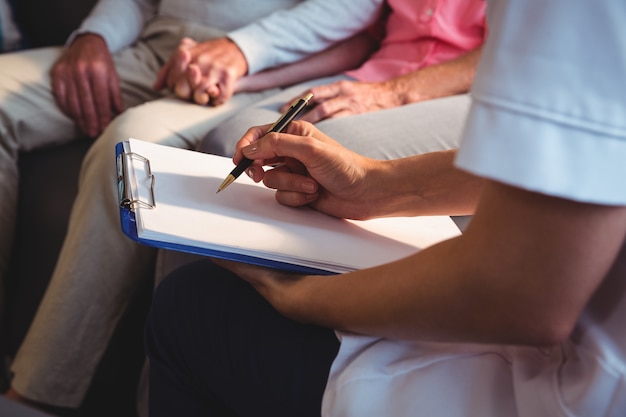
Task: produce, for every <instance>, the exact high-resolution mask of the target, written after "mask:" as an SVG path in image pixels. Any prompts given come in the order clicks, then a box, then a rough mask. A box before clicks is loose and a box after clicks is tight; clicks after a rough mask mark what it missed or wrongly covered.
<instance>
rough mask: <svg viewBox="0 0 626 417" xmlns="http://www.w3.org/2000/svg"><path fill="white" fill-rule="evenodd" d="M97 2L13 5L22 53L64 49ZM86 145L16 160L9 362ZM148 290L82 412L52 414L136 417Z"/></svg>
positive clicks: (40, 289) (39, 291)
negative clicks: (17, 181) (45, 48)
mask: <svg viewBox="0 0 626 417" xmlns="http://www.w3.org/2000/svg"><path fill="white" fill-rule="evenodd" d="M0 1H4V0H0ZM95 2H96V0H19V1H12V6H13V17H14V21H15V23H16V24H17V27H18V28H19V30H20V32H21V34H22V43H21V45H22V46H21V47H22V48H35V47H41V46H48V45H62V44H63V43H64V42H65V40H66V39H67V37H68V36H69V34H70V33H71V31H72V30H73V29H75V28H76V27H77V26H78V25H79V23H80V22H81V20H82V19H83V18H84V17H85V16H86V15H87V13H88V12H89V10H91V8H92V7H93V5H94V4H95ZM89 146H90V140H89V139H87V138H85V139H83V140H79V141H76V142H73V143H70V144H67V145H62V146H58V147H51V148H48V149H40V150H37V151H33V152H29V153H24V154H21V155H20V159H19V174H20V188H19V206H18V218H17V224H16V233H15V238H14V244H13V252H12V256H11V263H10V265H9V271H8V274H7V279H6V282H5V290H6V311H5V321H4V325H3V326H2V334H1V335H0V349H1V351H2V352H1V353H2V357H12V356H13V355H14V354H15V352H16V351H17V349H18V347H19V345H20V343H21V341H22V340H23V338H24V335H25V334H26V332H27V330H28V326H29V324H30V322H31V320H32V318H33V316H34V314H35V312H36V309H37V306H38V304H39V301H40V300H41V297H42V296H43V293H44V292H45V289H46V286H47V284H48V280H49V278H50V276H51V274H52V271H53V269H54V265H55V262H56V259H57V256H58V253H59V251H60V248H61V245H62V243H63V238H64V236H65V232H66V228H67V220H68V217H69V213H70V209H71V205H72V202H73V200H74V196H75V195H76V191H77V177H78V172H79V169H80V164H81V162H82V159H83V157H84V155H85V153H86V151H87V149H88V148H89ZM50 173H53V175H51V174H50ZM44 180H45V186H42V185H43V181H44ZM152 286H153V282H152V281H150V282H146V284H145V286H144V287H142V291H139V292H138V294H137V295H136V297H135V299H134V301H133V302H132V303H131V307H130V309H129V311H128V312H127V314H126V315H125V316H124V318H123V319H122V322H121V323H120V326H119V327H118V329H117V331H116V333H115V335H114V337H113V341H112V343H111V345H110V347H109V349H108V350H107V352H106V353H105V356H104V358H103V360H102V362H101V365H100V367H99V368H98V371H97V374H96V376H95V379H94V381H93V383H92V386H91V388H90V390H89V392H88V394H87V397H86V399H85V401H84V403H83V405H82V406H81V407H80V409H78V410H75V411H69V410H58V409H57V410H51V412H54V414H55V415H59V416H64V415H68V416H72V417H82V416H85V417H86V416H89V417H98V416H116V417H126V416H128V417H135V416H136V415H137V412H136V395H137V383H138V380H139V376H140V371H141V368H142V365H143V363H144V358H145V355H144V351H143V340H142V334H143V322H144V319H145V315H146V313H147V309H148V307H149V303H150V295H151V292H152V291H151V289H152Z"/></svg>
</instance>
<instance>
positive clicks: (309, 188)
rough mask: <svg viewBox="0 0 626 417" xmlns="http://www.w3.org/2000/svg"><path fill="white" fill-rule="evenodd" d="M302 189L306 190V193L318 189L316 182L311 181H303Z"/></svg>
mask: <svg viewBox="0 0 626 417" xmlns="http://www.w3.org/2000/svg"><path fill="white" fill-rule="evenodd" d="M302 191H304V192H305V193H308V194H311V193H314V192H315V191H316V186H315V183H313V182H311V181H305V182H303V183H302Z"/></svg>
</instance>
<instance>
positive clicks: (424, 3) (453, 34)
mask: <svg viewBox="0 0 626 417" xmlns="http://www.w3.org/2000/svg"><path fill="white" fill-rule="evenodd" d="M387 3H388V5H389V8H390V9H391V11H390V14H389V15H388V16H389V17H388V19H387V22H386V24H385V31H386V32H385V37H384V38H383V40H382V43H381V47H380V49H379V50H378V51H376V52H375V53H374V54H373V55H372V56H371V57H370V58H369V59H368V60H367V61H366V62H365V63H364V64H363V65H362V66H361V67H360V68H357V69H356V70H352V71H348V72H347V74H348V75H350V76H352V77H354V78H355V79H357V80H359V81H370V82H374V81H385V80H388V79H390V78H393V77H397V76H400V75H403V74H406V73H409V72H412V71H415V70H418V69H420V68H423V67H426V66H428V65H433V64H437V63H440V62H444V61H448V60H450V59H453V58H456V57H458V56H460V55H462V54H464V53H466V52H469V51H471V50H472V49H475V48H477V47H478V46H480V45H482V43H483V41H484V39H485V36H486V33H487V28H486V22H485V9H486V2H485V0H387Z"/></svg>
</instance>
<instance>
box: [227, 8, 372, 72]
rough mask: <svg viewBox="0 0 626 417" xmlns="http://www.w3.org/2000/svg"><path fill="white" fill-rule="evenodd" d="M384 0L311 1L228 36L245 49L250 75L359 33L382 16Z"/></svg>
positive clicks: (302, 56) (279, 12) (270, 16)
mask: <svg viewBox="0 0 626 417" xmlns="http://www.w3.org/2000/svg"><path fill="white" fill-rule="evenodd" d="M382 3H383V1H382V0H307V1H304V2H302V3H300V4H298V5H297V6H294V7H293V8H291V9H287V10H280V11H277V12H275V13H272V14H271V15H269V16H267V17H265V18H263V19H260V20H258V21H256V22H254V23H252V24H250V25H247V26H244V27H243V28H240V29H237V30H234V31H232V32H230V33H229V34H228V36H229V37H230V38H231V39H232V40H233V41H234V42H235V43H236V44H237V45H238V46H239V48H240V49H241V50H242V52H243V54H244V56H245V57H246V60H247V61H248V71H249V73H250V74H254V73H256V72H259V71H262V70H264V69H267V68H271V67H275V66H278V65H282V64H287V63H291V62H295V61H297V60H299V59H302V58H304V57H305V56H307V55H309V54H311V53H315V52H319V51H321V50H323V49H325V48H327V47H328V46H330V45H332V44H333V43H336V42H338V41H340V40H343V39H345V38H348V37H349V36H351V35H353V34H355V33H358V32H359V31H361V30H363V29H365V28H366V27H367V26H369V25H370V24H372V23H373V22H374V21H375V20H376V18H377V17H378V16H379V11H380V8H381V5H382Z"/></svg>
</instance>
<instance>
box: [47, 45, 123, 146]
mask: <svg viewBox="0 0 626 417" xmlns="http://www.w3.org/2000/svg"><path fill="white" fill-rule="evenodd" d="M50 76H51V81H52V91H53V94H54V98H55V100H56V102H57V105H58V106H59V107H60V108H61V110H62V111H63V112H64V113H65V114H67V115H68V116H69V117H70V118H71V119H72V120H74V121H75V122H76V124H77V125H78V127H79V128H80V130H82V131H83V132H84V133H86V134H87V135H89V136H90V137H96V136H98V135H99V134H100V133H102V131H103V130H104V128H105V127H106V126H107V125H108V124H109V122H111V120H113V118H114V117H115V116H116V115H117V114H119V113H121V112H122V111H123V106H122V93H121V90H120V82H119V77H118V75H117V71H116V70H115V66H114V64H113V59H112V57H111V53H110V52H109V49H108V48H107V45H106V42H105V41H104V39H102V37H101V36H99V35H95V34H91V33H88V34H84V35H81V36H79V37H77V38H76V39H75V40H74V42H72V44H71V45H70V46H69V47H68V48H67V50H66V51H65V52H64V53H63V55H62V56H61V58H59V60H58V61H57V62H56V63H55V64H54V66H53V67H52V70H51V72H50Z"/></svg>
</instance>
